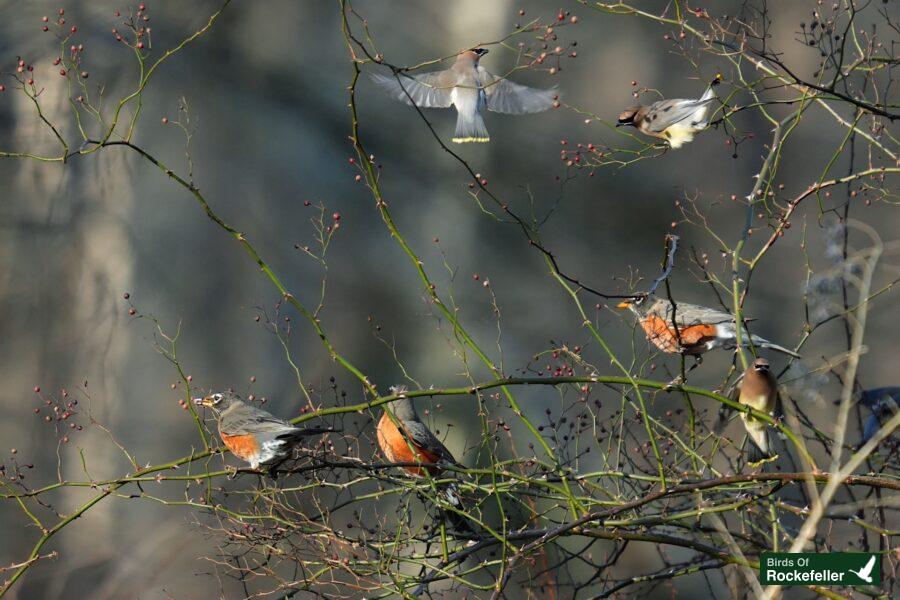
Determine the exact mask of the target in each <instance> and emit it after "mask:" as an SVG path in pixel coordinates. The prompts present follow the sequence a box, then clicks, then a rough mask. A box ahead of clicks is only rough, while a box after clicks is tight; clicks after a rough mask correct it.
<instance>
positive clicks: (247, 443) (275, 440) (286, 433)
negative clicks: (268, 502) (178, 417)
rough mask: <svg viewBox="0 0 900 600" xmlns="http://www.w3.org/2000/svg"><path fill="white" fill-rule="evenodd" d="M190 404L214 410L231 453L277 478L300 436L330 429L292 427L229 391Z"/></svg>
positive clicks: (290, 456) (195, 400) (223, 440)
mask: <svg viewBox="0 0 900 600" xmlns="http://www.w3.org/2000/svg"><path fill="white" fill-rule="evenodd" d="M194 404H198V405H200V406H206V407H208V408H211V409H213V411H215V413H216V415H217V420H218V422H219V436H220V437H221V438H222V442H223V443H224V444H225V446H226V447H227V448H228V449H229V450H231V453H232V454H234V455H235V456H237V457H238V458H240V459H241V460H243V461H245V462H248V463H250V467H251V468H253V469H257V468H259V467H263V468H265V469H268V470H269V475H270V476H271V477H272V479H275V478H276V477H277V475H278V473H277V471H278V467H280V466H281V465H282V464H283V463H284V462H285V461H287V460H290V459H291V458H292V456H293V450H294V448H295V447H296V446H298V445H299V444H300V443H301V442H302V440H303V438H305V437H308V436H311V435H316V434H320V433H326V432H330V431H334V430H333V429H322V428H317V427H307V428H300V427H295V426H294V425H291V424H290V423H288V422H287V421H285V420H283V419H279V418H278V417H276V416H275V415H273V414H272V413H269V412H266V411H264V410H262V409H261V408H256V407H255V406H251V405H249V404H246V403H245V402H244V401H243V400H241V398H240V396H238V395H237V394H235V393H234V392H230V391H229V392H223V393H221V394H211V395H209V396H205V397H203V398H195V399H194Z"/></svg>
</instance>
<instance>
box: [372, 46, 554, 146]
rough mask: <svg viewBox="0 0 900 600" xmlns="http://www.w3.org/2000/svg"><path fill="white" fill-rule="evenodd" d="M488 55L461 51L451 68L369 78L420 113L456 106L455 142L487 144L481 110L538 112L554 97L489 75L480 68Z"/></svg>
mask: <svg viewBox="0 0 900 600" xmlns="http://www.w3.org/2000/svg"><path fill="white" fill-rule="evenodd" d="M487 52H488V51H487V50H486V49H485V48H475V49H473V50H466V51H465V52H460V53H459V55H458V56H457V57H456V62H455V63H453V66H452V67H450V68H449V69H447V70H445V71H433V72H431V73H422V74H419V75H410V74H407V73H399V74H398V75H399V80H398V78H397V77H394V76H393V75H391V76H388V75H384V74H382V73H374V74H373V75H372V79H374V80H375V83H377V84H378V85H379V86H381V87H382V88H384V90H385V91H387V93H388V94H390V95H391V96H392V97H393V98H394V99H396V100H402V101H403V102H406V103H407V104H415V105H416V106H420V107H422V108H449V107H450V106H451V105H453V106H455V107H456V113H457V117H456V133H455V134H454V135H453V141H454V142H456V143H458V144H462V143H466V142H489V141H490V140H491V137H490V135H489V134H488V132H487V128H486V127H485V126H484V119H483V118H482V115H481V113H482V111H483V110H484V109H485V108H487V109H488V110H492V111H494V112H500V113H507V114H511V115H522V114H525V113H537V112H542V111H545V110H547V109H548V108H550V107H551V106H553V103H554V102H555V100H556V98H557V96H558V94H557V92H556V90H555V89H549V90H539V89H537V88H532V87H528V86H524V85H519V84H518V83H513V82H512V81H509V80H508V79H501V78H499V77H497V76H495V75H492V74H491V73H489V72H488V71H487V70H485V68H484V67H482V66H481V65H479V64H478V60H479V59H480V58H481V57H482V56H484V55H485V54H487ZM401 85H402V87H401ZM410 99H411V100H410Z"/></svg>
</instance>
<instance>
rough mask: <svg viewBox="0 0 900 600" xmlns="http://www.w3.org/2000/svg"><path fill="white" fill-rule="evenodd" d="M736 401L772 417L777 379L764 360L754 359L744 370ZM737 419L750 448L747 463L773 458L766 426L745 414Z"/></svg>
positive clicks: (775, 401)
mask: <svg viewBox="0 0 900 600" xmlns="http://www.w3.org/2000/svg"><path fill="white" fill-rule="evenodd" d="M737 399H738V402H740V403H741V404H743V405H744V406H749V407H750V408H752V409H754V410H758V411H759V412H761V413H766V414H772V412H773V411H774V410H775V406H776V405H777V404H778V401H779V394H778V380H777V379H775V374H774V373H772V369H771V368H770V366H769V361H768V360H766V359H765V358H757V359H756V360H755V361H753V364H752V365H750V366H749V367H747V370H746V371H744V376H743V378H742V379H741V383H740V386H739V387H738V394H737ZM741 420H742V421H743V422H744V428H745V429H746V430H747V435H749V436H750V440H751V441H752V442H753V446H754V447H753V450H752V451H751V452H750V456H749V460H748V462H749V463H750V464H751V465H755V464H760V463H762V462H764V461H766V460H770V459H773V458H775V456H773V455H772V452H771V450H772V445H771V443H770V440H769V435H768V424H767V423H766V422H765V421H761V420H759V419H757V418H756V417H754V416H753V415H749V414H747V413H741Z"/></svg>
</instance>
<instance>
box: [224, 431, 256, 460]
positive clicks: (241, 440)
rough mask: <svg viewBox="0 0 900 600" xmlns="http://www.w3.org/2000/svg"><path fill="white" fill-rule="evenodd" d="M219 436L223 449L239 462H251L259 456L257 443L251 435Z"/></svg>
mask: <svg viewBox="0 0 900 600" xmlns="http://www.w3.org/2000/svg"><path fill="white" fill-rule="evenodd" d="M220 435H221V436H222V442H223V443H224V444H225V447H227V448H228V449H229V450H231V453H232V454H234V455H235V456H237V457H238V458H240V459H241V460H244V461H246V462H252V459H253V457H255V456H257V455H258V454H259V443H258V442H257V441H256V437H254V436H252V435H225V434H224V433H220Z"/></svg>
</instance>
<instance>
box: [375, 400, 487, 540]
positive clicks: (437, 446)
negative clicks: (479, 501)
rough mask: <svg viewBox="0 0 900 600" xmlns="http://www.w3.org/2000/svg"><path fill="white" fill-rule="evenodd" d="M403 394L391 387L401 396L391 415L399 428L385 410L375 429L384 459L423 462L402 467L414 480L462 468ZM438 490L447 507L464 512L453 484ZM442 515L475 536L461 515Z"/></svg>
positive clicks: (450, 512)
mask: <svg viewBox="0 0 900 600" xmlns="http://www.w3.org/2000/svg"><path fill="white" fill-rule="evenodd" d="M405 391H406V389H405V388H403V387H400V386H395V387H392V388H391V392H392V393H394V394H400V398H398V399H397V400H394V401H393V402H392V403H391V412H393V413H394V419H396V420H397V423H398V424H399V425H400V426H399V427H398V426H397V424H395V423H394V420H393V419H391V417H390V415H388V413H387V411H385V412H384V414H383V415H381V419H379V421H378V425H377V426H376V428H375V432H376V435H377V438H378V445H379V446H380V447H381V451H382V452H383V453H384V456H385V457H386V458H387V459H388V460H389V461H391V462H395V463H422V465H423V466H421V467H419V466H415V465H404V466H403V467H401V468H402V469H403V470H404V471H406V472H407V473H409V474H410V475H412V476H413V477H424V476H425V473H426V472H427V473H428V474H429V475H430V476H432V477H435V476H437V475H439V474H440V473H441V472H442V471H443V470H444V468H445V467H447V466H454V467H460V468H465V467H463V465H461V464H459V463H458V462H457V461H456V459H455V458H454V457H453V454H452V453H451V452H450V451H449V450H448V449H447V447H446V446H444V444H442V443H441V441H440V440H439V439H437V437H435V435H434V434H433V433H431V430H430V429H428V426H427V425H425V423H423V422H422V420H421V419H420V418H419V414H418V413H417V412H416V407H415V406H413V403H412V400H411V399H409V398H407V397H405V396H403V395H402V394H403V392H405ZM439 491H440V493H441V495H442V496H443V497H444V498H445V500H446V502H447V503H448V504H449V505H450V506H452V507H454V508H455V509H456V510H460V511H461V510H463V499H462V497H461V495H460V492H459V488H458V487H457V486H456V484H455V483H453V482H451V483H448V484H446V485H443V486H441V489H440V490H439ZM441 512H442V513H443V514H444V516H445V517H446V518H447V520H448V521H449V522H450V524H451V525H452V526H453V527H454V528H455V529H456V530H457V531H459V532H465V533H470V534H474V533H475V531H474V529H472V526H471V524H470V523H469V521H468V520H467V519H466V518H465V517H464V516H463V515H462V514H459V513H457V512H455V511H453V510H443V509H442V510H441Z"/></svg>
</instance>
